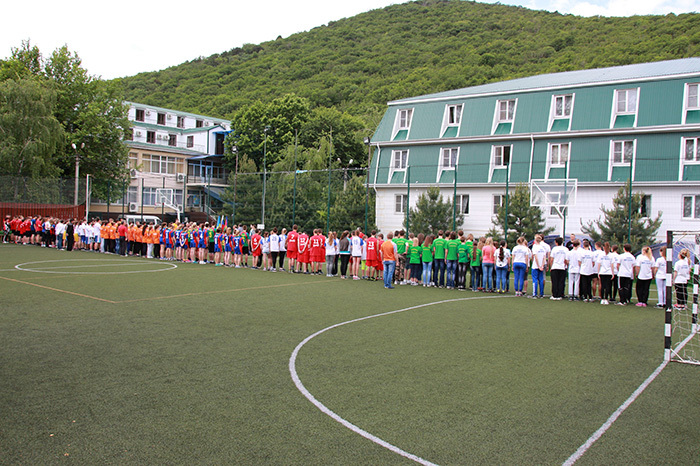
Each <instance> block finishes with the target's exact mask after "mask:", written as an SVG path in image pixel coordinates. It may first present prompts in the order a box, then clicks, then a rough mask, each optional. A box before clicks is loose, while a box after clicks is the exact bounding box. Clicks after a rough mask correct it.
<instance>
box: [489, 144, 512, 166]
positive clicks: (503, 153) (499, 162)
mask: <svg viewBox="0 0 700 466" xmlns="http://www.w3.org/2000/svg"><path fill="white" fill-rule="evenodd" d="M510 151H511V146H493V168H505V167H506V166H507V165H508V164H509V163H510Z"/></svg>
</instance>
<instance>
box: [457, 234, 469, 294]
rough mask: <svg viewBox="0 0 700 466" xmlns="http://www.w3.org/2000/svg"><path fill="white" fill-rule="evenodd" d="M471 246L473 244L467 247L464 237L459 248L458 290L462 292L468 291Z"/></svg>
mask: <svg viewBox="0 0 700 466" xmlns="http://www.w3.org/2000/svg"><path fill="white" fill-rule="evenodd" d="M470 246H471V244H469V245H467V238H465V237H464V236H462V237H461V238H460V243H459V247H458V248H457V289H458V290H460V291H464V290H465V289H466V281H467V269H468V268H469V259H470V253H471V247H470Z"/></svg>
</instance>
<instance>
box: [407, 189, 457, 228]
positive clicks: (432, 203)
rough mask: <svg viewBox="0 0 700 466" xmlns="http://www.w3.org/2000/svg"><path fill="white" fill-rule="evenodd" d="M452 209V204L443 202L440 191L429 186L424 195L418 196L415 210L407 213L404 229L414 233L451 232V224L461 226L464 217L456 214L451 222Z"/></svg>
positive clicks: (412, 209)
mask: <svg viewBox="0 0 700 466" xmlns="http://www.w3.org/2000/svg"><path fill="white" fill-rule="evenodd" d="M453 213H454V209H453V206H452V202H445V201H444V200H443V198H442V195H441V194H440V189H439V188H437V187H435V186H431V187H429V188H428V191H427V192H426V193H425V194H421V195H420V196H418V200H417V201H416V208H415V209H414V208H411V209H410V211H409V225H406V220H405V219H404V227H406V230H409V229H410V231H412V232H414V233H425V234H429V233H436V232H437V231H438V230H451V229H452V225H453V223H454V224H456V225H461V224H462V223H464V216H463V215H462V214H461V213H459V210H458V213H457V216H456V218H455V221H454V222H453V218H452V217H453Z"/></svg>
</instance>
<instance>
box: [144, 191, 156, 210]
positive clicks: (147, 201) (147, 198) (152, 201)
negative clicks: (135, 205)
mask: <svg viewBox="0 0 700 466" xmlns="http://www.w3.org/2000/svg"><path fill="white" fill-rule="evenodd" d="M141 196H142V197H141V199H142V202H143V205H149V206H151V205H156V188H146V187H144V188H143V192H142V193H141Z"/></svg>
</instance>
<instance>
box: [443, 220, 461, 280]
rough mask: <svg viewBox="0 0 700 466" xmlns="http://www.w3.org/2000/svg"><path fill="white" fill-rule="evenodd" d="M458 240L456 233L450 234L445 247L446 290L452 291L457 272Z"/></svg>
mask: <svg viewBox="0 0 700 466" xmlns="http://www.w3.org/2000/svg"><path fill="white" fill-rule="evenodd" d="M458 249H459V240H458V239H457V232H455V231H453V232H450V239H449V240H447V244H446V247H445V265H446V268H447V289H449V290H453V289H454V287H455V277H456V272H457V259H458Z"/></svg>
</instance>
